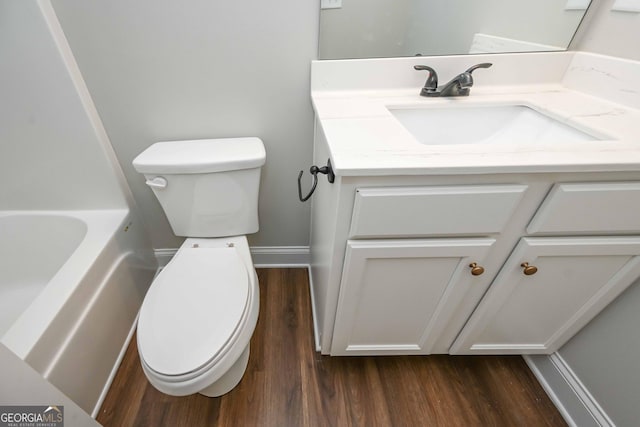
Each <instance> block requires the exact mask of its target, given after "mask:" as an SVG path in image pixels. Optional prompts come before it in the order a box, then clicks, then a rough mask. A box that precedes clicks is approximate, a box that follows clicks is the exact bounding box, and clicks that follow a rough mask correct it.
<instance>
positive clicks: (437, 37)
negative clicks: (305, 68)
mask: <svg viewBox="0 0 640 427" xmlns="http://www.w3.org/2000/svg"><path fill="white" fill-rule="evenodd" d="M589 3H590V1H589V0H485V1H476V0H321V11H320V46H319V58H320V59H347V58H376V57H396V56H414V55H457V54H469V53H500V52H531V51H553V50H564V49H566V48H567V46H568V45H569V42H570V41H571V38H572V37H573V34H574V33H575V31H576V29H577V28H578V25H579V24H580V21H581V20H582V17H583V16H584V13H585V12H586V9H587V7H588V6H589Z"/></svg>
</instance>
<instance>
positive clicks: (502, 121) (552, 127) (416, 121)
mask: <svg viewBox="0 0 640 427" xmlns="http://www.w3.org/2000/svg"><path fill="white" fill-rule="evenodd" d="M388 110H389V112H391V114H392V115H393V116H394V117H395V118H396V119H397V120H398V121H399V122H400V123H401V124H402V125H403V126H404V127H405V128H406V129H407V130H408V131H409V132H410V133H411V134H412V135H413V136H414V137H415V138H416V139H417V140H418V142H420V143H422V144H428V145H432V144H433V145H449V144H530V143H546V142H552V143H572V142H580V141H596V140H599V139H600V138H596V137H594V136H592V135H589V134H587V133H585V132H583V131H581V130H578V129H576V128H574V127H571V126H568V125H566V124H564V123H561V122H559V121H557V120H555V119H553V118H551V117H549V116H546V115H544V114H541V113H539V112H538V111H536V110H534V109H532V108H529V107H527V106H525V105H502V106H456V107H449V106H447V107H442V108H404V107H388Z"/></svg>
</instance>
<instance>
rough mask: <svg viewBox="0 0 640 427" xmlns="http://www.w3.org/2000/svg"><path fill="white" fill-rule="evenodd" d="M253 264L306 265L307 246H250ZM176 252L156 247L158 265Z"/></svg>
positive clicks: (161, 264) (165, 263)
mask: <svg viewBox="0 0 640 427" xmlns="http://www.w3.org/2000/svg"><path fill="white" fill-rule="evenodd" d="M250 250H251V257H252V258H253V265H254V266H255V267H258V268H276V267H307V266H308V265H309V260H310V255H309V254H310V252H309V246H252V247H251V248H250ZM176 252H178V248H169V249H156V250H155V251H154V253H155V256H156V259H157V260H158V265H159V266H160V267H164V266H166V265H167V264H168V263H169V261H170V260H171V258H173V256H174V255H175V254H176Z"/></svg>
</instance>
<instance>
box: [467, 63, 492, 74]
mask: <svg viewBox="0 0 640 427" xmlns="http://www.w3.org/2000/svg"><path fill="white" fill-rule="evenodd" d="M492 65H493V64H492V63H490V62H483V63H482V64H476V65H474V66H473V67H471V68H469V69H468V70H467V71H465V73H469V74H471V73H473V72H474V71H475V70H477V69H478V68H489V67H491V66H492Z"/></svg>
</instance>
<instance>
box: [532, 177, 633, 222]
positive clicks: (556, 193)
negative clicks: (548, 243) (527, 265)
mask: <svg viewBox="0 0 640 427" xmlns="http://www.w3.org/2000/svg"><path fill="white" fill-rule="evenodd" d="M638 212H640V183H638V182H603V183H570V184H568V183H564V184H556V185H555V186H554V187H553V189H552V190H551V192H550V193H549V195H548V196H547V198H546V199H545V201H544V202H543V203H542V205H541V206H540V209H538V212H537V213H536V215H535V216H534V217H533V219H532V220H531V222H530V223H529V226H528V227H527V233H529V234H542V233H551V234H552V233H636V232H638V231H640V215H639V214H638Z"/></svg>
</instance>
